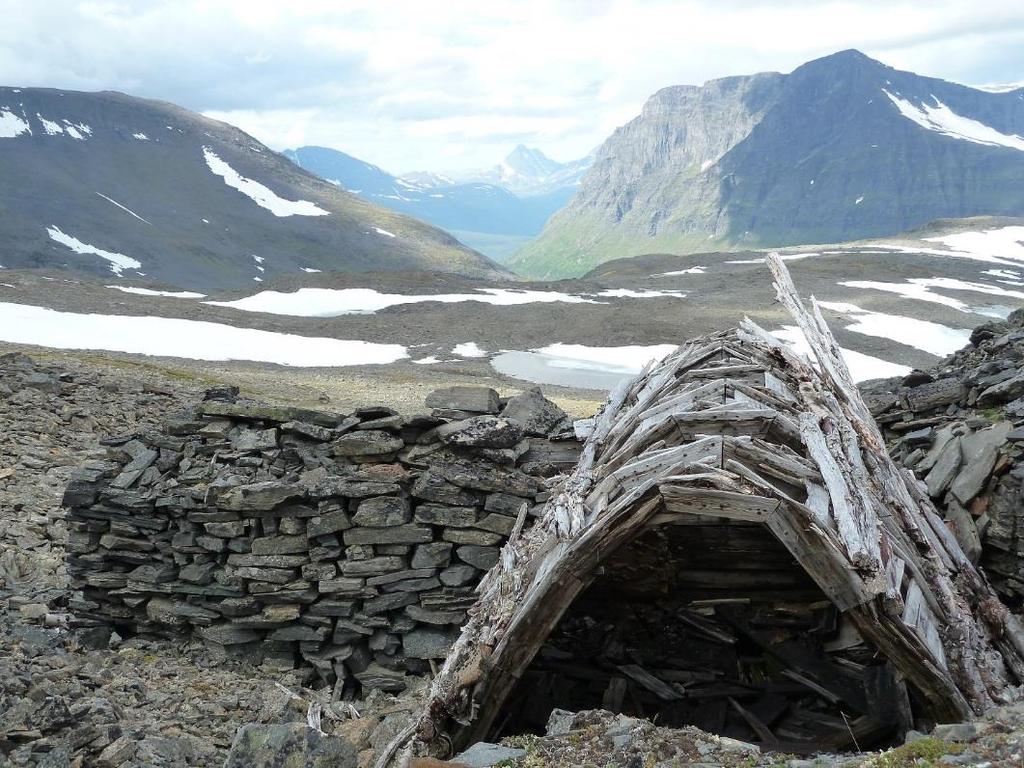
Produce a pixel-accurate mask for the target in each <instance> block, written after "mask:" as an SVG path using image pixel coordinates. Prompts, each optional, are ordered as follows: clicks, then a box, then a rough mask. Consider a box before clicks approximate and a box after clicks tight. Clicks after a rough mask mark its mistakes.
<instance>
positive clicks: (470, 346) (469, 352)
mask: <svg viewBox="0 0 1024 768" xmlns="http://www.w3.org/2000/svg"><path fill="white" fill-rule="evenodd" d="M452 354H453V355H458V356H459V357H487V352H485V351H484V350H482V349H480V347H479V346H477V344H476V342H475V341H467V342H463V343H462V344H456V345H455V346H454V347H452Z"/></svg>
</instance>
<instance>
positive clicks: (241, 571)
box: [64, 387, 579, 691]
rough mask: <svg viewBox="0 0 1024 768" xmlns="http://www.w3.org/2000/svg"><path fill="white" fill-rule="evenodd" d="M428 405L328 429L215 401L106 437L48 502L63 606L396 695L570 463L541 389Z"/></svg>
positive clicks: (212, 395)
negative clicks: (59, 515)
mask: <svg viewBox="0 0 1024 768" xmlns="http://www.w3.org/2000/svg"><path fill="white" fill-rule="evenodd" d="M427 405H428V407H429V408H431V409H432V410H431V411H430V412H429V413H426V414H424V415H419V416H413V417H405V416H402V415H400V414H398V413H396V412H395V411H393V410H391V409H388V408H379V407H378V408H363V409H360V410H357V411H356V412H355V413H353V414H349V415H342V414H335V413H327V412H321V411H312V410H303V409H296V408H283V407H277V406H269V405H265V404H260V403H255V402H251V401H243V400H239V399H238V398H237V391H234V390H231V389H220V390H211V391H209V392H207V395H206V400H204V401H203V402H202V403H201V404H200V405H198V406H197V407H195V408H192V409H190V410H189V411H187V412H184V413H180V414H177V415H175V416H174V417H172V418H169V419H168V420H167V421H166V423H165V424H164V428H163V429H162V430H159V431H143V432H140V433H137V434H132V435H124V436H120V437H112V438H110V439H107V440H105V441H104V444H105V446H106V455H105V456H104V457H102V458H99V459H97V460H95V461H92V462H90V463H87V464H86V465H85V466H83V467H82V468H81V469H80V470H78V471H77V472H76V474H75V475H74V477H73V479H72V480H71V482H70V484H69V486H68V488H67V491H66V494H65V497H64V504H65V506H66V507H68V514H67V520H68V527H69V541H68V546H67V551H68V570H69V573H70V574H71V577H72V579H73V587H75V588H76V590H78V591H77V592H76V594H75V597H74V599H73V600H72V604H71V607H72V609H73V610H74V611H75V613H76V614H77V616H78V618H79V620H81V621H86V622H90V621H92V622H97V623H104V624H114V625H116V626H118V627H119V629H120V631H122V632H142V633H157V634H173V635H180V636H192V635H195V636H198V637H200V638H202V639H203V640H204V641H205V642H206V643H207V644H208V645H210V646H211V647H212V648H214V649H215V650H216V651H217V652H219V653H223V654H225V655H227V654H232V655H244V656H247V657H249V658H252V659H253V660H256V661H259V662H260V663H263V664H264V665H269V666H272V667H280V668H286V669H291V668H293V667H295V666H296V665H308V666H310V667H312V668H314V669H315V670H316V672H317V673H319V675H320V677H321V678H323V680H324V681H325V682H326V683H327V684H334V685H336V686H339V687H342V688H344V687H345V686H346V685H348V686H350V687H356V686H359V685H361V686H367V687H373V688H381V689H385V690H392V691H399V690H402V689H403V688H405V687H406V685H407V675H409V674H414V675H415V674H423V673H426V672H429V670H430V664H431V662H432V661H433V660H436V659H441V658H443V657H444V656H445V655H446V653H447V650H448V648H449V647H450V645H451V643H452V642H454V640H455V637H456V636H457V632H458V627H459V626H460V625H461V624H462V623H463V622H464V620H465V618H466V611H467V609H468V608H469V607H470V606H471V605H472V603H473V602H474V588H475V586H476V584H477V583H478V582H479V580H480V578H481V577H482V575H483V573H484V572H485V571H486V570H487V569H489V568H490V567H491V566H492V565H493V564H494V563H495V562H496V560H497V558H498V553H499V549H500V547H501V546H502V545H503V544H504V542H505V541H506V540H507V538H508V537H509V536H510V535H512V534H513V533H514V532H515V531H517V530H519V529H521V528H523V527H525V526H528V525H529V524H530V521H531V520H532V514H534V513H536V512H539V508H540V505H541V504H542V503H543V502H544V501H545V500H546V498H547V497H548V495H549V490H548V489H549V487H550V486H551V485H552V484H554V483H555V482H557V480H556V478H557V476H558V475H559V474H560V473H561V472H562V471H564V470H565V469H566V468H568V467H571V466H572V465H573V464H574V463H575V461H576V458H577V456H578V453H579V444H578V443H577V441H576V440H575V439H574V437H573V433H572V425H571V423H570V422H569V421H568V419H567V418H566V416H565V414H564V413H563V412H562V411H561V410H560V409H559V408H558V407H557V406H555V405H554V404H553V403H551V402H550V401H548V400H546V399H545V398H544V397H543V395H542V394H541V393H540V391H539V390H530V391H527V392H524V393H523V394H521V395H517V396H515V397H513V398H511V399H509V400H507V401H503V400H501V399H499V397H498V395H497V393H496V392H495V391H494V390H490V389H486V388H478V387H457V388H451V389H447V390H439V391H437V392H434V393H432V394H431V395H430V396H429V397H428V398H427Z"/></svg>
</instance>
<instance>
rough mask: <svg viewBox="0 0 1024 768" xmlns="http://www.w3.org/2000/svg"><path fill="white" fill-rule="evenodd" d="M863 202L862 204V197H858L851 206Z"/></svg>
mask: <svg viewBox="0 0 1024 768" xmlns="http://www.w3.org/2000/svg"><path fill="white" fill-rule="evenodd" d="M863 202H864V195H861V196H860V197H858V198H857V199H856V200H854V201H853V204H854V205H860V204H861V203H863Z"/></svg>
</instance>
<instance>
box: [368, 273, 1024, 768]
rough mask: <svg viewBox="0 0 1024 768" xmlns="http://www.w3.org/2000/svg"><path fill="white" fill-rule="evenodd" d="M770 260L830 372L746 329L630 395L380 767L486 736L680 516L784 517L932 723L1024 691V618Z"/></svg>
mask: <svg viewBox="0 0 1024 768" xmlns="http://www.w3.org/2000/svg"><path fill="white" fill-rule="evenodd" d="M768 264H769V268H770V269H771V271H772V275H773V277H774V280H775V287H776V291H777V294H778V297H779V299H780V301H781V302H782V303H783V305H784V306H785V307H786V308H787V309H788V310H789V312H790V314H792V316H793V318H794V320H795V321H796V322H797V324H798V325H799V326H800V328H801V329H802V330H803V332H804V334H805V336H806V338H807V341H808V344H809V346H810V349H811V350H812V352H813V357H814V363H811V362H809V361H808V360H807V359H806V358H803V357H801V356H798V355H796V354H794V353H793V352H791V351H790V350H789V349H788V348H787V347H785V346H784V345H783V344H781V343H780V342H779V341H778V340H777V339H775V338H774V337H773V336H771V335H770V334H768V333H767V332H765V331H764V330H762V329H761V328H759V327H758V326H757V325H755V324H754V323H753V322H751V321H749V320H744V321H743V323H742V325H741V326H740V328H739V329H736V330H732V331H728V332H722V333H717V334H714V335H710V336H705V337H701V338H698V339H694V340H691V341H689V342H686V343H684V344H682V345H681V346H680V347H679V349H678V350H677V351H676V352H675V353H673V354H671V355H670V356H668V357H667V358H665V359H664V360H663V361H662V362H661V363H660V364H658V365H656V366H654V367H649V369H648V370H645V371H644V372H643V373H641V374H640V375H639V376H638V377H637V378H635V379H634V380H632V381H629V382H627V383H625V384H624V385H622V386H620V387H619V388H618V389H617V390H615V391H614V392H613V393H612V395H611V397H610V398H609V400H608V402H607V404H606V405H605V406H604V408H603V410H602V411H601V412H600V414H599V415H598V416H597V417H595V419H594V420H593V422H592V429H591V431H590V434H589V437H588V438H587V440H586V444H585V446H584V449H583V454H582V457H581V459H580V461H579V463H578V465H577V467H576V468H575V470H574V472H573V473H572V474H571V476H570V477H569V478H568V479H567V481H566V482H565V484H564V486H563V487H562V489H561V491H560V492H559V493H558V494H557V495H556V496H555V497H553V498H552V499H551V501H550V502H548V504H547V506H546V508H545V511H544V514H543V516H542V517H541V519H540V520H539V521H538V522H537V523H536V524H535V525H534V526H533V527H532V528H530V529H529V530H527V531H525V532H524V531H523V523H524V520H523V519H520V520H519V521H518V522H517V525H516V529H515V531H514V532H513V534H512V536H511V538H510V539H509V542H508V544H507V545H506V546H505V547H504V549H503V550H502V552H501V558H500V561H499V562H498V564H497V565H496V566H495V567H494V568H493V569H492V570H491V571H490V572H489V573H488V574H487V575H486V577H485V578H484V580H483V582H482V583H481V584H480V586H479V590H478V592H479V600H478V602H477V604H476V606H475V607H474V608H473V609H472V610H471V611H470V617H469V620H468V622H467V623H466V625H465V626H464V627H463V629H462V634H461V636H460V638H459V639H458V641H457V642H456V644H455V645H454V647H453V648H452V650H451V652H450V654H449V655H448V657H447V659H446V661H445V663H444V665H443V667H442V668H441V670H440V671H439V673H438V675H437V676H436V678H435V679H434V680H433V682H432V685H431V689H430V692H429V697H428V700H427V701H426V703H425V705H424V707H423V709H422V711H421V712H419V714H418V716H417V717H416V718H414V721H413V722H412V723H411V725H410V726H409V727H408V728H406V729H405V730H404V731H403V732H402V733H400V734H399V735H398V736H397V737H396V738H395V740H394V741H393V742H392V743H391V744H390V745H389V747H388V748H387V749H385V750H384V751H383V752H382V754H381V755H380V756H379V758H378V766H386V765H389V764H395V763H396V762H404V761H406V760H408V758H409V757H410V756H412V755H413V754H427V753H429V754H432V755H435V756H445V755H446V754H450V753H451V750H452V749H455V750H457V749H459V748H462V747H464V746H466V745H468V744H470V743H472V742H474V741H476V740H479V739H482V738H486V736H487V734H488V733H489V732H490V729H491V727H492V725H493V722H494V719H495V718H496V717H497V716H498V713H499V711H500V709H501V706H502V704H503V700H504V697H505V696H506V695H507V694H508V693H509V691H511V690H512V688H513V684H514V683H515V681H516V680H517V678H518V677H519V676H520V675H521V674H522V672H523V670H524V669H525V668H526V667H527V666H528V665H529V664H530V662H531V660H532V659H533V657H534V655H535V654H536V653H537V651H538V649H539V648H540V646H541V644H542V643H543V642H544V641H545V639H546V638H547V636H548V634H549V633H550V632H551V631H552V629H553V628H554V627H555V626H556V625H557V623H558V621H559V619H560V617H561V616H562V614H563V613H564V612H565V611H566V609H567V608H568V607H569V606H570V604H571V603H572V602H573V600H574V599H575V598H576V597H577V595H579V594H580V592H581V591H582V590H583V589H584V588H585V587H586V586H587V585H588V584H589V583H590V582H591V580H592V579H593V578H594V572H595V569H596V567H597V566H598V565H599V564H600V563H601V562H602V560H603V559H605V558H607V557H608V555H609V554H610V553H612V552H614V551H616V550H617V549H618V548H620V547H622V546H623V545H624V544H626V543H628V542H630V541H631V540H633V539H635V538H636V537H637V536H638V535H640V534H641V533H643V532H644V531H645V530H648V529H649V528H650V527H651V526H657V525H662V524H665V523H670V522H671V521H672V520H674V519H678V518H680V517H682V516H710V517H716V518H727V519H736V520H744V521H755V522H758V523H761V524H763V525H765V526H767V528H768V529H769V530H770V531H771V532H772V533H773V534H774V536H775V537H776V538H777V539H778V540H779V541H780V542H781V543H782V544H783V545H784V546H785V547H786V548H787V549H788V551H789V552H790V554H791V555H792V556H793V558H794V559H795V560H796V561H797V562H798V563H799V565H800V566H801V567H802V568H803V569H804V570H805V571H806V573H807V574H808V575H809V576H810V577H811V578H812V579H813V581H814V582H815V583H816V584H817V585H818V586H819V587H820V589H821V590H822V591H823V592H824V593H825V595H827V596H828V598H829V599H830V600H831V601H832V602H833V603H834V605H835V606H836V608H837V609H838V610H839V611H840V612H841V613H842V615H843V616H844V617H847V618H848V619H850V620H852V622H853V623H854V625H855V626H856V628H857V630H858V631H859V633H860V634H861V635H862V636H863V637H864V638H866V639H867V640H869V641H870V642H871V643H872V644H873V646H874V647H875V648H877V649H878V651H880V652H881V653H882V654H883V655H884V656H885V657H886V658H887V659H888V660H889V662H890V663H891V664H893V665H894V666H895V668H896V669H898V670H899V673H900V674H901V675H902V676H903V678H905V679H906V681H907V682H908V683H909V684H910V685H912V686H913V687H914V688H916V689H917V691H918V692H919V693H920V694H921V697H920V698H921V700H922V701H924V702H926V703H927V707H928V708H929V709H930V713H929V714H930V716H931V717H933V718H934V719H935V720H937V721H940V722H941V721H949V720H960V719H963V718H965V717H968V716H970V715H971V714H972V713H974V714H978V713H981V712H983V711H985V710H986V709H988V708H989V707H991V706H993V705H995V704H997V703H1003V702H1005V701H1007V700H1009V699H1012V698H1014V697H1015V696H1016V690H1017V689H1016V686H1017V685H1018V684H1019V683H1020V682H1021V681H1022V680H1024V644H1022V641H1021V636H1022V635H1021V632H1020V627H1019V624H1018V622H1017V620H1016V618H1015V617H1014V616H1012V615H1011V614H1010V613H1009V612H1008V611H1007V610H1006V608H1005V607H1004V606H1003V605H1002V604H1001V603H1000V601H999V600H998V598H997V597H996V596H995V594H994V593H993V591H992V589H991V588H990V587H989V585H988V583H987V581H986V580H985V578H984V576H983V574H981V573H980V572H979V571H978V570H977V569H976V568H975V567H974V566H973V565H972V564H971V563H970V561H969V560H968V559H967V557H966V556H965V555H964V553H963V551H962V550H961V548H960V546H959V545H958V543H957V542H956V540H955V538H954V537H953V536H952V535H951V533H950V532H949V530H948V529H947V528H946V526H945V524H944V523H943V522H942V520H941V519H940V517H939V516H938V514H937V513H936V511H935V509H934V507H933V506H932V503H931V501H930V500H929V498H928V496H927V493H925V492H923V491H922V490H921V489H920V488H919V487H918V484H917V481H916V480H915V478H914V477H913V475H912V474H910V473H909V472H907V471H906V470H902V471H901V470H900V469H898V468H897V467H896V466H895V465H894V464H893V462H892V461H891V460H890V458H889V456H888V454H887V452H886V449H885V444H884V442H883V439H882V437H881V434H880V433H879V431H878V429H877V427H876V426H875V423H874V421H873V420H872V418H871V415H870V414H869V412H868V409H867V407H866V406H865V404H864V403H863V401H862V400H861V398H860V396H859V394H858V391H857V389H856V386H855V385H854V382H853V380H852V378H851V376H850V373H849V371H848V369H847V367H846V365H845V363H844V362H843V359H842V357H841V355H840V351H839V347H838V344H837V343H836V341H835V338H834V337H833V336H832V334H831V332H830V331H829V329H828V327H827V325H826V324H825V322H824V319H823V318H822V316H821V314H820V312H819V311H818V307H817V304H816V303H814V300H813V298H812V300H811V301H812V305H811V307H810V309H808V308H807V307H805V306H804V304H803V303H802V302H801V300H800V299H799V297H798V296H797V294H796V290H795V288H794V286H793V284H792V282H791V280H790V277H789V274H788V272H787V271H786V268H785V266H784V265H783V263H782V261H781V260H780V259H778V258H777V257H775V256H774V255H772V256H770V257H769V258H768Z"/></svg>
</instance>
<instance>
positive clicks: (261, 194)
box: [203, 147, 330, 217]
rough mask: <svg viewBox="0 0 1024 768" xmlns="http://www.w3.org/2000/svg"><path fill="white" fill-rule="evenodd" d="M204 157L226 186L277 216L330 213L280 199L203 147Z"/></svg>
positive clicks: (303, 203) (307, 204)
mask: <svg viewBox="0 0 1024 768" xmlns="http://www.w3.org/2000/svg"><path fill="white" fill-rule="evenodd" d="M203 157H204V158H205V159H206V165H207V166H208V167H209V169H210V171H212V172H213V173H214V174H215V175H217V176H220V177H221V178H223V179H224V183H225V184H227V185H228V186H229V187H231V188H232V189H237V190H238V191H239V192H241V193H242V194H243V195H245V196H246V197H248V198H249V199H250V200H252V201H253V202H254V203H256V205H258V206H260V207H261V208H266V209H267V210H268V211H270V212H271V213H272V214H274V215H275V216H279V217H284V216H327V215H329V213H330V211H325V210H324V209H323V208H320V207H319V206H317V205H316V204H314V203H311V202H309V201H308V200H285V199H284V198H283V197H278V196H277V195H276V194H275V193H274V192H273V191H271V190H270V189H269V188H268V187H265V186H264V185H263V184H260V183H259V182H258V181H254V180H253V179H247V178H246V177H245V176H242V175H241V174H240V173H238V171H236V170H235V169H234V168H232V167H231V166H230V165H228V164H227V163H226V162H224V161H223V160H221V159H220V157H218V156H217V154H216V153H215V152H214V151H213V150H212V149H210V148H209V147H203Z"/></svg>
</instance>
